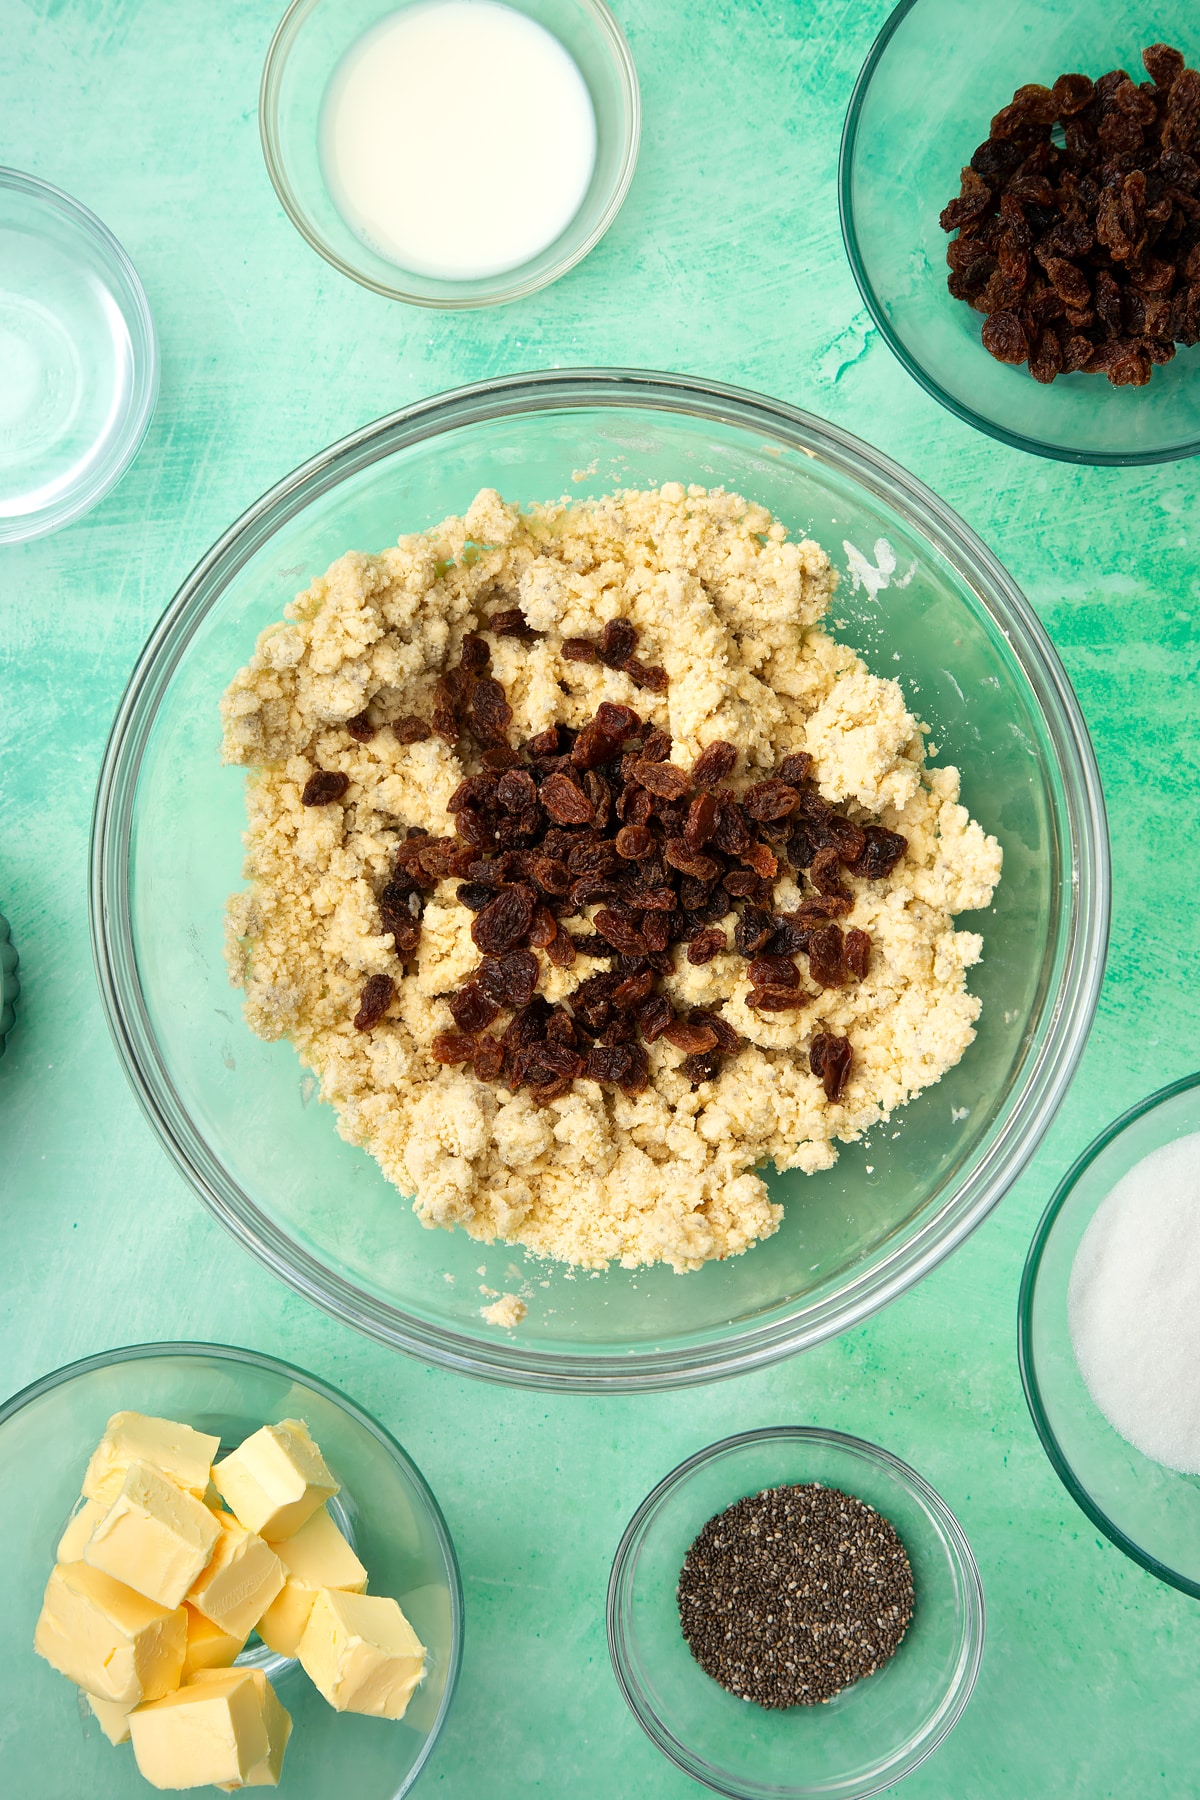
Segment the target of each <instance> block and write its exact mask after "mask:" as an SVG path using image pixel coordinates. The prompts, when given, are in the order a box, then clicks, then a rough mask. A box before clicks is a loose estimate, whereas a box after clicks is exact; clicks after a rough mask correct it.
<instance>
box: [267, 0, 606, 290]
mask: <svg viewBox="0 0 1200 1800" xmlns="http://www.w3.org/2000/svg"><path fill="white" fill-rule="evenodd" d="M640 116H641V113H640V102H639V97H638V84H637V75H636V73H635V71H634V66H633V59H632V57H631V56H630V54H629V47H628V45H627V44H626V42H625V39H624V37H623V36H622V33H621V29H620V27H619V26H618V24H617V22H616V20H615V19H614V18H613V16H612V14H611V13H610V12H609V10H608V8H607V6H605V5H604V0H294V3H293V5H292V6H290V7H289V9H288V11H287V12H286V13H285V15H284V17H283V19H282V20H281V22H280V25H279V29H278V30H277V31H276V33H275V36H274V39H273V40H272V43H271V47H270V50H269V51H268V53H267V60H266V64H265V66H264V69H263V78H262V90H261V95H260V101H259V125H260V129H261V133H262V144H263V154H264V156H265V158H266V163H267V169H268V172H269V174H270V177H271V180H272V182H273V183H274V185H275V191H276V193H277V194H278V196H279V199H280V201H281V202H282V205H283V207H284V210H285V212H286V213H287V214H288V217H289V218H290V219H291V221H292V223H293V224H294V225H295V226H296V229H297V230H298V231H299V232H300V233H301V235H302V236H303V237H305V238H306V239H307V240H308V242H309V244H311V245H312V247H313V249H314V250H316V251H318V252H319V253H320V255H322V256H323V257H325V258H326V260H327V261H328V262H330V263H332V264H333V266H334V268H336V269H340V270H341V272H342V274H344V275H349V276H350V277H351V278H352V279H353V280H355V281H359V282H361V283H362V284H363V286H364V287H369V288H371V289H373V290H374V292H376V293H378V294H385V295H387V296H388V297H389V298H391V299H394V300H404V301H408V302H409V303H411V304H413V305H417V306H438V307H472V306H493V305H496V304H498V303H500V302H502V301H507V300H517V299H521V298H523V297H524V296H525V295H526V294H531V293H534V292H535V291H536V290H537V289H538V288H541V287H545V286H546V285H547V284H548V283H549V282H551V281H555V280H557V279H558V277H559V276H560V275H563V274H565V273H566V271H567V270H568V269H570V268H572V267H573V266H574V265H575V264H576V263H577V262H578V261H579V260H580V259H581V257H584V256H586V255H587V253H588V251H589V250H591V249H592V248H593V246H594V245H595V244H597V243H598V242H599V240H600V239H601V237H603V235H604V233H605V232H606V231H607V230H608V228H609V226H610V225H611V224H612V221H613V220H614V218H615V217H616V215H617V212H618V211H619V209H620V206H621V203H622V201H623V200H624V198H625V194H626V192H627V190H628V187H629V183H630V182H631V180H632V179H633V170H634V165H635V163H636V161H637V150H638V136H639V131H640Z"/></svg>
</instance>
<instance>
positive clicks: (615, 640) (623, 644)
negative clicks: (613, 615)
mask: <svg viewBox="0 0 1200 1800" xmlns="http://www.w3.org/2000/svg"><path fill="white" fill-rule="evenodd" d="M637 641H638V634H637V632H636V630H635V629H634V627H633V626H632V625H631V624H630V623H629V620H628V619H610V620H609V621H608V624H607V625H606V626H605V627H604V629H603V631H602V632H601V633H600V642H599V644H598V646H597V649H596V654H597V655H598V657H599V659H600V661H601V662H602V663H603V664H604V666H605V668H606V669H619V668H621V667H622V666H623V665H624V663H625V662H626V661H627V660H628V658H629V657H630V656H632V655H633V652H634V650H635V649H636V648H637Z"/></svg>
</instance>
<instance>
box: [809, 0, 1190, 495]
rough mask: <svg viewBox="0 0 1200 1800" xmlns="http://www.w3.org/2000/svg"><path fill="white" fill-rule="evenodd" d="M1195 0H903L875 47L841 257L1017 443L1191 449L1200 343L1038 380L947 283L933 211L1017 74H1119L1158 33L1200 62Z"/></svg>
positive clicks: (928, 385)
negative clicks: (992, 343) (1167, 354)
mask: <svg viewBox="0 0 1200 1800" xmlns="http://www.w3.org/2000/svg"><path fill="white" fill-rule="evenodd" d="M1198 24H1200V16H1198V15H1197V12H1196V8H1195V5H1194V3H1193V0H1163V4H1162V5H1161V6H1155V7H1153V8H1150V9H1147V10H1146V11H1144V12H1142V13H1140V14H1139V12H1138V11H1137V9H1136V8H1133V7H1130V6H1128V5H1126V4H1124V0H1104V3H1103V4H1097V0H1006V3H1005V4H1004V5H1001V6H983V5H980V4H978V0H903V3H902V4H901V5H900V6H898V7H897V8H896V10H895V12H893V13H892V15H891V17H890V18H889V19H888V21H887V23H886V24H885V25H884V27H883V30H882V31H881V32H880V34H879V36H878V38H877V39H876V40H875V43H874V45H873V46H872V49H871V53H870V55H869V56H868V57H867V60H866V62H865V63H864V65H863V69H862V73H861V74H860V76H859V78H858V83H857V85H856V87H855V89H854V93H853V96H852V98H851V101H850V108H849V111H848V113H847V115H846V128H845V132H844V134H843V137H842V155H841V169H840V174H839V203H840V208H841V217H842V233H843V236H844V238H845V242H846V251H847V254H848V255H849V258H850V266H851V268H852V269H853V271H854V277H855V280H856V281H857V282H858V285H859V289H860V291H861V293H862V297H863V299H864V300H865V301H866V304H867V307H868V308H869V310H870V312H871V315H872V317H873V318H874V320H875V323H876V324H877V325H878V327H879V329H880V331H881V332H882V334H883V337H884V339H885V341H886V342H887V343H888V344H890V345H891V348H892V349H893V350H894V351H895V353H896V355H897V356H898V357H899V358H900V361H901V362H902V363H903V364H904V366H905V368H906V369H907V370H908V372H909V374H910V375H912V376H914V377H915V378H916V380H918V381H919V382H920V383H921V386H922V387H923V388H925V389H926V390H927V392H929V393H931V394H932V395H933V397H934V399H935V400H940V401H941V402H942V404H943V406H948V407H949V408H950V410H951V412H953V413H957V415H958V417H959V418H960V419H965V420H966V422H967V423H968V424H969V425H976V426H978V427H979V429H980V430H981V431H986V432H989V433H990V434H991V436H992V437H996V438H1000V439H1002V440H1003V442H1004V443H1006V444H1014V445H1015V446H1016V447H1017V449H1018V450H1032V451H1035V452H1037V453H1038V454H1039V455H1041V456H1054V457H1059V458H1062V459H1063V460H1064V461H1067V462H1081V463H1152V462H1167V461H1170V460H1171V459H1172V458H1175V457H1180V456H1191V455H1194V454H1195V452H1196V451H1197V450H1200V347H1198V348H1195V349H1192V350H1182V349H1181V350H1178V351H1177V352H1176V355H1175V359H1174V361H1173V362H1170V363H1167V364H1165V365H1164V366H1163V367H1161V368H1156V369H1155V370H1154V373H1153V376H1152V377H1151V380H1150V383H1149V385H1148V386H1147V387H1144V388H1114V387H1112V386H1110V384H1109V382H1108V380H1107V378H1106V377H1105V376H1102V375H1060V376H1059V377H1058V378H1057V380H1055V381H1053V382H1051V383H1050V384H1048V385H1047V386H1044V387H1043V386H1041V385H1040V384H1039V383H1038V382H1036V381H1034V380H1033V378H1032V376H1031V375H1030V374H1029V371H1028V369H1027V368H1025V366H1024V365H1022V366H1020V367H1017V368H1013V367H1010V366H1007V365H1005V364H1002V363H998V362H996V361H995V360H994V359H993V358H992V357H991V356H989V355H988V353H987V351H986V350H985V349H984V348H983V345H982V343H981V342H980V328H981V326H982V324H983V315H982V314H981V313H977V312H975V311H973V309H972V308H971V307H969V306H967V305H966V303H965V302H964V301H961V300H955V299H952V298H951V296H950V294H949V292H948V291H947V288H946V276H947V274H948V272H949V271H948V270H947V267H946V246H947V244H948V243H949V241H950V239H949V236H948V235H947V233H945V232H944V231H943V230H942V228H941V226H940V225H939V224H938V214H939V213H940V212H941V210H942V208H943V207H944V206H945V205H946V204H947V202H948V201H949V200H951V199H953V198H954V196H955V195H956V194H957V193H958V183H959V171H960V170H961V168H962V167H963V165H964V164H965V163H968V162H969V161H970V160H971V156H972V155H973V153H974V151H975V147H976V145H977V144H980V143H982V142H983V140H984V139H985V138H986V137H987V135H988V128H989V126H990V124H991V119H992V115H993V114H994V113H997V112H999V110H1000V108H1001V107H1002V106H1005V105H1007V104H1008V102H1009V101H1010V100H1011V99H1012V96H1013V94H1014V92H1015V91H1016V89H1017V88H1018V87H1021V86H1023V85H1024V84H1025V83H1026V82H1042V83H1044V84H1046V85H1050V84H1052V83H1053V82H1054V80H1055V79H1056V78H1057V77H1058V76H1059V75H1061V74H1063V73H1064V72H1065V71H1067V70H1075V69H1078V70H1081V71H1082V72H1083V73H1085V74H1087V75H1091V76H1093V77H1095V76H1098V75H1102V74H1103V73H1104V72H1105V71H1106V70H1107V69H1112V68H1123V69H1127V70H1128V71H1129V73H1130V75H1131V76H1132V78H1133V80H1134V81H1135V82H1136V81H1141V80H1144V79H1145V70H1144V69H1143V67H1142V64H1141V60H1140V58H1141V52H1142V50H1143V48H1145V46H1146V45H1148V44H1151V43H1154V42H1155V41H1156V40H1162V41H1164V42H1166V43H1170V44H1174V45H1176V46H1177V47H1178V48H1179V49H1180V50H1182V51H1183V54H1184V56H1185V57H1186V58H1187V60H1188V62H1189V63H1190V64H1192V65H1195V63H1196V62H1197V60H1198V59H1200V30H1198V29H1197V26H1198Z"/></svg>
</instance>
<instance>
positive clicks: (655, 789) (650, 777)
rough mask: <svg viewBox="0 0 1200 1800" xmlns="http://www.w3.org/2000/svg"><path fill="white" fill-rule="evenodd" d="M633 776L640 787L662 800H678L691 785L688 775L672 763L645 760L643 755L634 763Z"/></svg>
mask: <svg viewBox="0 0 1200 1800" xmlns="http://www.w3.org/2000/svg"><path fill="white" fill-rule="evenodd" d="M634 778H635V780H636V781H637V782H638V783H639V785H640V786H641V787H644V788H645V789H647V791H648V792H649V793H651V794H657V795H658V796H659V797H660V798H661V799H663V800H680V799H682V797H683V796H684V794H686V793H687V791H688V788H689V786H690V785H691V783H690V780H689V778H688V776H686V775H685V774H684V772H683V770H682V769H679V768H676V766H675V764H674V763H669V762H647V761H646V759H645V757H644V756H643V758H642V759H641V760H640V761H639V762H637V763H636V764H635V768H634Z"/></svg>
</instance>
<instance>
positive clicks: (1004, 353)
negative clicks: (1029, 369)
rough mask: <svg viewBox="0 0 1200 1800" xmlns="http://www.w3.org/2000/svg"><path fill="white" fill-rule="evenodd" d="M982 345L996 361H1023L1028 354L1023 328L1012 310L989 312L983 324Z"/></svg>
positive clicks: (1027, 344) (1027, 343)
mask: <svg viewBox="0 0 1200 1800" xmlns="http://www.w3.org/2000/svg"><path fill="white" fill-rule="evenodd" d="M983 347H984V349H985V350H986V351H988V352H989V354H990V355H992V356H994V357H995V359H996V361H997V362H1002V363H1023V362H1024V361H1025V358H1026V357H1027V356H1028V354H1029V342H1028V340H1027V338H1026V336H1025V328H1024V326H1023V325H1022V324H1021V321H1020V319H1018V317H1017V315H1016V313H1014V312H1004V311H998V312H993V313H989V315H988V317H987V318H986V319H985V320H984V324H983Z"/></svg>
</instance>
